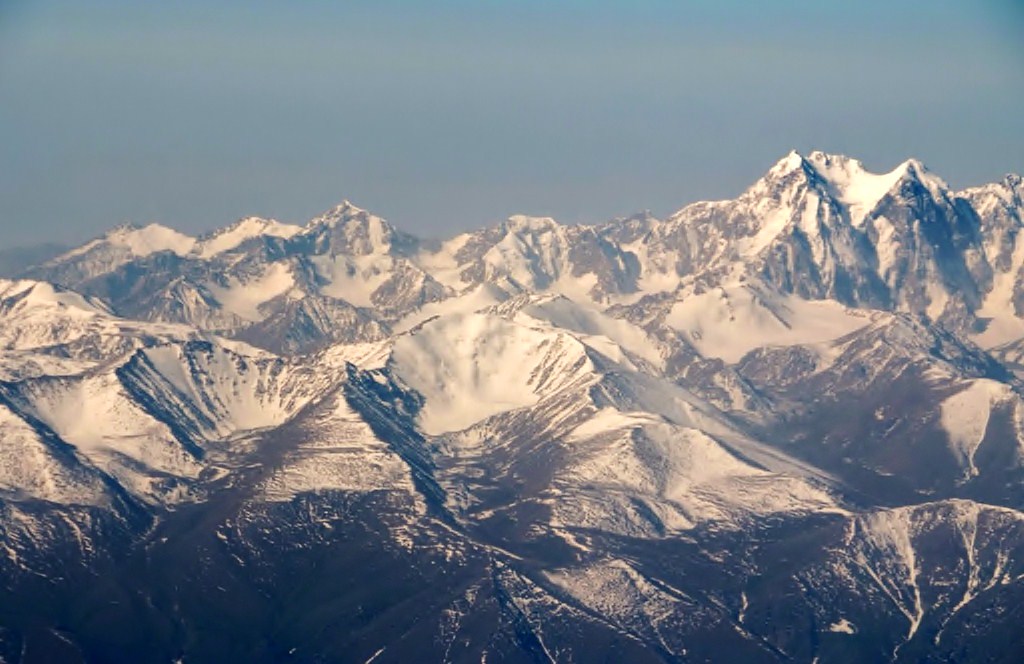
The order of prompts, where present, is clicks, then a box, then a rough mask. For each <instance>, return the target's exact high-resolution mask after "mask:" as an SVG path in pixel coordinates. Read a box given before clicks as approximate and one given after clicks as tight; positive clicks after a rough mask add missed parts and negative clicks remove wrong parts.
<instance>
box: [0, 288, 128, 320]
mask: <svg viewBox="0 0 1024 664" xmlns="http://www.w3.org/2000/svg"><path fill="white" fill-rule="evenodd" d="M27 308H33V309H40V308H42V309H60V310H62V311H64V312H72V311H74V312H77V313H79V314H80V315H82V316H94V315H111V314H110V309H109V308H108V307H107V306H106V305H105V304H104V303H103V302H101V301H100V300H97V299H95V298H87V297H85V296H83V295H80V294H78V293H76V292H74V291H72V290H68V289H66V288H62V287H60V286H57V285H54V284H51V283H47V282H45V281H35V280H32V279H18V280H13V281H12V280H10V279H0V312H2V313H4V314H5V315H11V314H12V313H13V311H14V310H23V309H27Z"/></svg>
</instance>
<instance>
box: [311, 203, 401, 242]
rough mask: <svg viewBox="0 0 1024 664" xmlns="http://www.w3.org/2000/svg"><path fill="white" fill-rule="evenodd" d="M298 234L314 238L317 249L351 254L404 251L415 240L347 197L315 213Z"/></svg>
mask: <svg viewBox="0 0 1024 664" xmlns="http://www.w3.org/2000/svg"><path fill="white" fill-rule="evenodd" d="M300 236H305V237H309V238H312V239H313V240H314V242H315V246H316V253H324V252H327V251H330V252H333V253H344V254H350V255H353V256H369V255H375V254H388V253H392V251H394V250H395V249H398V250H399V251H404V250H406V249H411V248H412V247H413V245H415V244H416V240H415V239H414V238H412V237H411V236H409V235H406V234H404V233H402V232H400V231H397V230H396V229H395V228H393V227H392V226H391V225H390V224H389V223H388V222H387V221H385V220H384V219H383V218H381V217H378V216H377V215H375V214H373V213H371V212H367V211H366V210H364V209H362V208H359V207H356V206H355V205H353V204H352V203H350V202H349V201H347V200H345V201H342V202H341V203H340V204H338V205H336V206H334V207H333V208H331V209H330V210H328V211H326V212H324V213H323V214H321V215H319V216H317V217H314V218H313V219H312V220H311V221H310V222H309V224H307V225H306V227H305V228H304V229H303V230H302V233H301V234H300ZM297 237H298V236H297ZM328 248H329V249H328Z"/></svg>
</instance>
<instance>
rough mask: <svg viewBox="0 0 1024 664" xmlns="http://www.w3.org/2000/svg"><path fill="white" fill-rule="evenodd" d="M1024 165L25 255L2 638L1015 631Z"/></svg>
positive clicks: (717, 646) (808, 641)
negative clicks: (452, 226) (685, 200)
mask: <svg viewBox="0 0 1024 664" xmlns="http://www.w3.org/2000/svg"><path fill="white" fill-rule="evenodd" d="M1022 377H1024V183H1022V180H1021V178H1020V177H1019V176H1014V175H1011V176H1007V177H1006V178H1005V179H1004V180H1002V181H1001V182H997V183H994V184H990V185H986V186H983V187H976V188H972V189H967V190H964V191H953V190H951V189H950V188H949V187H948V186H947V185H946V183H944V182H943V181H942V180H941V179H940V178H939V177H938V176H937V175H935V174H933V173H931V172H930V171H929V170H928V169H926V168H925V167H924V166H923V165H922V164H921V163H919V162H917V161H914V160H911V161H907V162H905V163H904V164H901V165H900V166H899V167H897V168H896V169H895V170H893V171H892V172H890V173H886V174H881V175H879V174H874V173H871V172H868V171H867V170H865V169H864V167H863V166H862V165H861V164H860V163H859V162H858V161H856V160H853V159H849V158H846V157H843V156H838V155H828V154H823V153H820V152H814V153H812V154H810V155H807V156H802V155H800V154H797V153H796V152H793V153H791V154H789V155H788V156H786V157H785V158H783V159H782V160H781V161H779V162H778V163H777V164H775V165H774V166H773V167H772V168H771V169H770V170H769V171H768V172H767V173H766V174H765V175H764V177H762V178H761V179H760V180H758V181H757V182H756V183H754V184H753V185H752V186H751V187H750V188H749V189H748V190H746V191H745V192H743V193H742V194H741V195H740V196H739V197H738V198H736V199H734V200H728V201H716V202H702V203H695V204H693V205H689V206H687V207H685V208H683V209H682V210H680V211H679V212H677V213H675V214H673V215H671V216H670V217H668V218H667V219H656V218H654V217H652V216H651V215H649V214H641V215H637V216H634V217H630V218H627V219H618V220H615V221H611V222H608V223H605V224H600V225H596V226H566V225H562V224H559V223H557V222H556V221H554V220H552V219H549V218H534V217H525V216H514V217H511V218H510V219H508V220H507V221H505V222H503V223H501V224H498V225H496V226H492V227H489V228H484V229H482V230H479V231H475V232H471V233H465V234H462V235H459V236H457V237H454V238H451V239H448V240H446V241H443V242H436V241H426V240H422V239H419V238H416V237H413V236H411V235H409V234H407V233H404V232H402V231H400V230H398V229H396V228H394V227H392V226H391V225H389V224H388V223H387V222H385V221H384V220H383V219H381V218H379V217H377V216H375V215H373V214H371V213H370V212H367V211H365V210H361V209H359V208H357V207H355V206H354V205H352V204H350V203H348V202H345V203H342V204H341V205H339V206H337V207H336V208H334V209H332V210H329V211H327V212H325V213H324V214H323V215H321V216H319V217H317V218H315V219H313V220H312V221H310V222H309V223H308V224H306V225H305V226H293V225H289V224H284V223H279V222H277V221H273V220H268V219H259V218H247V219H243V220H241V221H239V222H237V223H235V224H234V225H232V226H229V227H227V228H224V229H222V230H219V231H216V232H214V233H211V234H208V235H204V236H201V237H198V238H194V237H189V236H186V235H183V234H181V233H178V232H176V231H174V230H171V229H169V228H165V227H162V226H159V225H156V224H154V225H150V226H145V227H135V226H122V227H119V228H115V229H114V230H112V231H110V232H108V233H107V234H106V235H104V236H102V237H100V238H97V239H95V240H93V241H91V242H89V243H87V244H85V245H83V246H81V247H78V248H75V249H72V250H70V251H67V252H66V253H63V254H61V255H58V256H56V257H53V258H49V259H48V260H45V261H44V262H42V263H39V264H37V265H35V266H33V267H28V268H26V269H24V270H23V272H22V273H21V274H20V275H18V278H16V279H9V280H0V661H5V662H21V661H24V662H36V661H76V660H77V661H133V662H150V661H152V662H168V661H185V662H198V661H211V662H212V661H250V662H259V661H296V662H327V661H358V662H369V661H374V662H378V663H380V662H405V661H474V662H475V661H480V662H483V661H487V662H495V661H510V662H519V661H522V662H533V661H540V662H548V661H559V662H562V661H566V662H568V661H595V660H601V661H609V660H611V661H629V662H646V661H691V660H692V661H708V660H721V659H723V658H728V659H731V660H737V661H766V662H771V661H803V662H812V661H820V662H837V661H950V660H954V661H975V660H977V661H980V660H984V661H1020V658H1021V656H1022V654H1024V633H1022V632H1021V630H1020V628H1019V626H1020V624H1021V622H1022V621H1024V608H1022V607H1024V383H1022V381H1021V379H1022Z"/></svg>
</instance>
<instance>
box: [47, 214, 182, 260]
mask: <svg viewBox="0 0 1024 664" xmlns="http://www.w3.org/2000/svg"><path fill="white" fill-rule="evenodd" d="M195 244H196V239H195V238H194V237H191V236H189V235H185V234H184V233H179V232H178V231H176V230H174V229H173V228H168V227H166V226H162V225H160V224H156V223H153V224H148V225H146V226H136V225H135V224H122V225H120V226H117V227H116V228H113V229H111V230H110V231H108V232H107V233H106V234H104V235H103V236H101V237H98V238H96V239H95V240H92V241H91V242H87V243H85V244H83V245H82V246H81V247H78V248H75V249H72V250H71V251H68V252H67V253H64V254H62V255H60V256H57V257H56V258H53V259H51V260H50V261H48V262H47V264H48V265H49V264H57V263H61V262H64V261H66V260H67V259H69V258H74V257H76V256H82V255H84V254H87V253H89V252H90V251H92V250H94V249H99V248H101V247H113V248H115V249H117V250H119V251H121V252H124V253H127V254H130V255H131V256H134V257H137V258H142V257H144V256H148V255H150V254H154V253H157V252H159V251H171V252H173V253H175V254H177V255H178V256H185V255H187V254H189V253H190V252H191V251H192V249H193V247H195Z"/></svg>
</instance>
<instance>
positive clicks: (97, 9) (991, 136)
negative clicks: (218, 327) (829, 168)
mask: <svg viewBox="0 0 1024 664" xmlns="http://www.w3.org/2000/svg"><path fill="white" fill-rule="evenodd" d="M1021 34H1024V10H1022V9H1021V3H1018V2H1014V1H1013V0H973V1H969V0H965V1H958V2H953V1H951V0H946V1H944V0H937V1H933V2H909V1H900V0H888V1H887V2H876V1H875V0H860V1H858V2H821V1H820V0H817V1H813V2H812V1H805V2H795V1H789V0H773V1H771V2H762V3H753V2H733V1H729V0H726V1H719V2H678V1H677V2H667V1H666V2H653V1H646V2H645V1H642V0H641V1H634V2H628V3H627V2H621V3H619V2H602V1H599V0H591V1H588V2H583V1H569V2H550V1H548V2H534V1H531V0H525V1H520V2H515V3H513V2H507V3H503V2H488V1H480V0H478V1H476V2H469V1H465V2H461V1H459V2H457V1H454V0H435V1H434V2H431V3H425V2H424V3H414V2H389V1H387V0H384V1H382V2H373V3H370V2H358V3H357V2H351V3H346V2H342V3H328V2H303V3H284V2H280V3H273V2H244V3H243V2H217V3H211V2H190V1H187V0H186V1H178V2H168V3H163V2H161V3H155V2H154V3H139V2H110V1H106V0H94V1H92V2H88V3H82V2H49V1H45V0H40V1H35V0H34V1H31V2H19V1H17V0H14V1H5V0H0V173H2V177H0V228H2V230H3V235H2V238H0V246H13V245H18V244H27V243H32V242H37V241H42V240H49V239H58V240H63V241H81V240H84V239H87V238H88V237H91V236H93V235H96V234H98V233H99V232H101V231H102V230H103V229H105V228H108V227H110V226H113V225H115V224H118V223H122V222H124V221H134V222H137V223H142V222H148V221H160V222H162V223H165V224H167V225H170V226H174V227H176V228H179V229H182V230H185V231H188V232H200V231H203V230H208V229H210V228H214V227H217V226H222V225H225V224H227V223H230V222H231V221H233V220H234V219H236V218H238V217H241V216H245V215H249V214H257V215H262V216H273V217H276V218H279V219H283V220H288V221H304V220H305V219H307V218H308V217H310V216H312V215H314V214H315V213H317V212H319V211H321V210H323V209H325V208H327V207H329V206H331V205H332V204H334V203H336V202H338V201H340V200H341V199H344V198H348V199H350V200H352V201H353V202H355V203H356V204H358V205H361V206H363V207H367V208H369V209H372V210H374V211H375V212H378V213H380V214H382V215H384V216H385V217H387V218H389V219H390V220H391V221H392V222H393V223H395V224H396V225H398V226H400V227H402V228H404V229H407V230H409V231H412V232H415V233H418V234H421V235H446V234H449V233H452V232H455V231H457V230H462V229H466V228H473V227H478V226H481V225H484V224H486V223H491V222H494V221H496V220H499V219H501V218H504V217H506V216H508V215H509V214H513V213H517V212H523V213H529V214H544V215H552V216H555V217H556V218H559V219H561V220H563V221H567V222H592V221H601V220H604V219H607V218H611V217H615V216H620V215H627V214H630V213H632V212H635V211H638V210H641V209H645V208H649V209H651V210H653V211H654V212H655V213H657V214H666V213H668V212H670V211H672V210H675V209H677V208H679V207H681V206H683V205H684V204H686V203H688V202H691V201H693V200H697V199H703V198H721V197H731V196H734V195H735V194H737V193H738V192H739V191H741V190H742V189H743V188H744V187H745V186H746V185H747V184H749V183H750V182H751V181H753V180H754V179H756V177H758V175H760V174H761V173H762V172H763V171H764V170H766V169H767V168H768V167H769V166H770V165H771V164H772V163H773V162H774V161H776V160H777V159H778V158H780V157H782V156H783V155H784V154H785V153H786V152H787V151H788V150H789V149H790V148H794V147H795V148H797V149H799V150H802V151H809V150H811V149H822V150H826V151H832V152H842V153H846V154H850V155H852V156H856V157H859V158H860V159H862V160H863V161H864V162H865V164H866V165H867V166H868V167H869V168H874V169H877V170H883V169H884V170H888V169H889V168H891V167H892V166H894V165H895V164H897V163H898V162H900V161H902V160H903V159H905V158H907V157H909V156H915V157H918V158H920V159H921V160H923V161H924V162H925V163H926V164H928V165H929V166H930V167H931V168H932V169H933V170H934V171H936V172H938V173H939V174H940V175H942V176H943V177H945V178H946V179H947V180H948V181H949V182H950V184H952V185H954V186H967V185H972V184H978V183H982V182H985V181H991V180H995V179H998V178H1000V177H1001V176H1002V175H1003V174H1005V173H1007V172H1021V171H1024V45H1022V44H1021V41H1022V40H1021V39H1020V35H1021Z"/></svg>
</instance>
